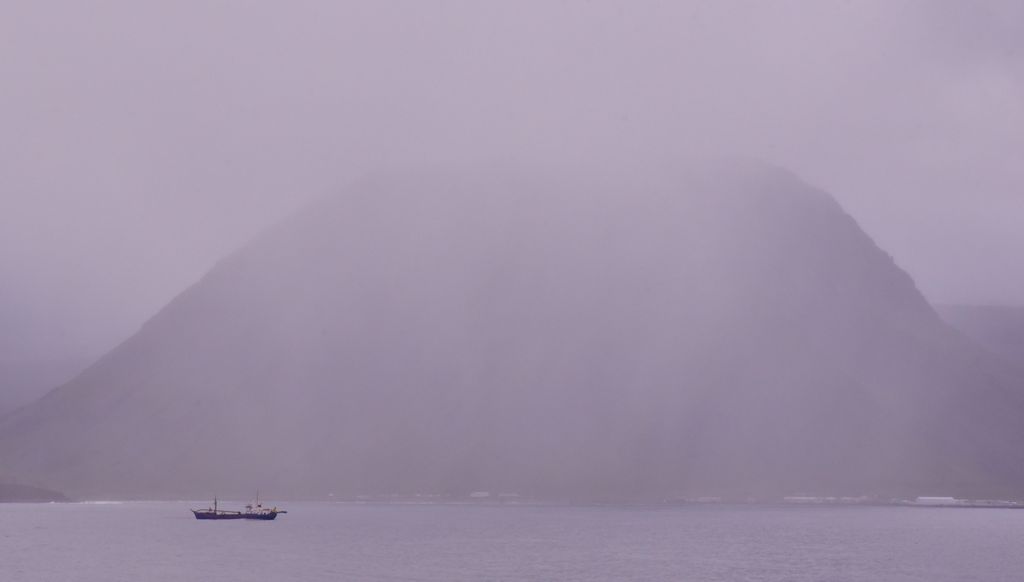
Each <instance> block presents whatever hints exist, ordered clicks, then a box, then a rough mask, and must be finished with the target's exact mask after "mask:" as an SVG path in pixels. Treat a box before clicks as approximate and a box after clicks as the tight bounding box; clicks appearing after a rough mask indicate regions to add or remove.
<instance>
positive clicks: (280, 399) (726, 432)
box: [0, 162, 1024, 499]
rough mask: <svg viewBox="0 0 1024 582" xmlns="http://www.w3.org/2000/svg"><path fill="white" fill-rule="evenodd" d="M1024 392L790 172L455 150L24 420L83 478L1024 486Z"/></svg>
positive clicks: (104, 481) (320, 213) (650, 486)
mask: <svg viewBox="0 0 1024 582" xmlns="http://www.w3.org/2000/svg"><path fill="white" fill-rule="evenodd" d="M1022 413H1024V385H1022V382H1021V376H1020V375H1019V374H1018V373H1017V372H1016V371H1015V370H1013V369H1012V368H1011V367H1009V366H1007V365H1006V363H1005V362H1003V361H1002V360H1001V359H1000V358H998V357H996V356H993V355H991V354H990V353H989V352H988V351H986V350H984V349H981V348H979V347H978V346H976V345H974V344H973V343H972V342H971V341H970V340H968V339H967V338H965V337H964V336H962V335H961V334H959V333H958V332H956V331H954V330H952V329H951V328H949V327H948V326H947V325H946V324H945V323H944V322H943V321H942V320H941V319H940V318H939V317H938V315H937V314H936V313H935V311H934V310H933V309H932V308H931V307H930V306H929V305H928V303H927V302H926V301H925V300H924V298H923V297H922V296H921V294H920V293H919V292H918V291H917V289H916V288H915V286H914V283H913V281H912V280H911V279H910V277H909V276H908V275H907V274H906V273H905V272H903V271H902V270H900V269H899V268H898V267H897V266H896V265H895V264H894V263H893V261H892V259H891V258H890V257H889V256H888V255H886V253H884V252H883V251H882V250H880V249H879V248H877V247H876V246H875V244H874V243H873V242H872V241H871V240H870V238H869V237H868V236H867V235H865V233H864V232H863V231H862V230H861V229H860V228H859V227H858V226H857V224H856V222H855V221H854V220H853V219H851V218H850V217H849V216H848V215H847V214H846V213H844V212H843V210H842V209H841V208H840V207H839V205H838V204H837V203H836V202H835V201H834V200H833V199H832V198H831V197H829V196H828V195H827V194H825V193H823V192H821V191H819V190H817V189H815V188H812V187H810V186H808V185H806V184H805V183H803V182H802V181H800V180H799V179H798V178H797V177H795V176H793V175H792V174H790V173H788V172H786V171H783V170H780V169H776V168H771V167H765V166H761V165H757V164H749V163H740V162H729V163H715V164H706V165H700V164H691V165H688V166H685V167H679V168H644V169H635V170H625V169H622V170H617V169H611V168H601V169H589V170H587V171H580V170H578V169H577V170H552V169H537V168H522V169H495V168H484V169H465V168H452V169H437V170H430V171H420V172H404V173H395V174H393V175H381V176H377V177H373V178H368V179H366V180H364V181H362V182H360V183H358V184H355V185H353V186H352V187H350V188H349V189H347V190H346V191H345V192H343V193H342V194H341V195H339V196H338V197H336V198H333V199H330V200H325V201H323V202H322V203H320V204H318V205H316V206H314V207H312V208H310V209H309V210H308V211H306V212H304V213H301V214H299V215H297V216H295V217H293V218H291V219H289V220H287V221H285V222H283V223H282V224H280V225H279V226H277V227H276V228H274V229H272V230H270V231H268V232H266V233H265V234H264V235H262V236H261V237H259V238H258V239H257V240H254V241H253V242H252V243H251V244H249V245H248V246H246V247H245V248H243V249H241V250H240V251H238V252H237V253H235V254H233V255H231V256H229V257H227V258H225V259H224V260H222V261H221V262H220V263H219V264H218V265H216V267H215V268H213V269H212V270H211V271H210V272H209V273H208V274H207V275H206V276H205V277H204V278H203V279H202V280H201V281H199V282H198V283H197V284H196V285H194V286H192V287H191V288H189V289H187V290H186V291H184V292H183V293H182V294H181V295H180V296H178V297H177V298H176V299H175V300H173V301H172V302H171V303H170V304H169V305H167V306H166V307H165V308H164V309H163V310H162V311H160V312H159V313H158V314H157V315H156V316H154V317H153V318H152V319H151V320H150V321H149V322H148V323H146V324H145V326H143V328H142V329H141V330H140V331H139V332H138V333H137V334H136V335H134V336H133V337H131V338H130V339H128V340H127V341H125V342H124V343H123V344H122V345H121V346H119V347H118V348H117V349H115V350H113V351H112V352H111V353H109V354H107V355H106V356H105V357H104V358H102V359H101V360H100V361H98V362H97V363H95V364H94V365H93V366H91V367H90V368H89V369H87V370H86V371H85V372H84V373H82V374H81V375H79V376H78V377H76V378H75V379H74V380H73V381H71V382H69V383H67V384H65V385H64V386H62V387H60V388H59V389H57V390H54V391H53V392H51V393H50V394H48V395H47V396H46V397H45V398H43V399H41V400H40V401H38V402H37V403H35V404H34V405H32V406H30V407H27V408H24V409H21V410H19V411H17V412H16V413H14V414H12V415H9V416H8V417H6V418H4V419H3V420H2V421H0V467H3V468H4V469H3V470H4V471H5V472H6V473H7V475H6V477H7V478H10V479H11V480H19V481H21V482H31V483H39V484H44V485H46V486H50V487H54V488H58V489H60V490H62V491H67V492H68V493H69V494H71V495H74V496H76V497H90V496H92V497H98V496H103V497H157V496H195V495H199V496H206V495H210V494H212V493H219V494H221V495H227V494H229V493H238V494H241V493H247V492H249V491H251V490H252V489H253V488H255V487H257V486H259V487H261V488H262V489H264V490H271V491H274V492H275V495H277V496H279V497H283V496H288V495H292V496H299V495H323V494H326V493H328V492H333V493H337V494H339V495H354V494H360V493H415V492H425V493H429V492H436V493H450V494H465V493H466V492H469V491H474V490H488V491H516V492H520V493H522V494H524V495H530V496H535V497H558V498H574V499H626V498H630V499H649V498H662V497H664V496H666V495H691V494H692V495H700V494H704V495H708V494H715V495H783V494H791V493H795V492H802V493H811V494H856V495H860V494H873V495H925V494H937V495H964V496H971V497H991V496H999V497H1020V496H1021V495H1020V492H1021V491H1024V462H1022V461H1024V446H1021V445H1024V428H1022V427H1021V425H1020V422H1019V419H1020V418H1021V416H1022ZM0 476H2V475H0Z"/></svg>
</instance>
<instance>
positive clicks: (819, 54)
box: [0, 1, 1024, 358]
mask: <svg viewBox="0 0 1024 582" xmlns="http://www.w3.org/2000/svg"><path fill="white" fill-rule="evenodd" d="M1022 22H1024V12H1022V10H1021V8H1020V4H1019V3H1016V2H1012V1H1007V2H982V3H971V4H970V5H968V4H965V3H960V2H855V3H839V2H773V3H760V2H723V3H719V2H715V3H710V2H708V3H680V2H641V3H635V4H629V5H626V4H624V3H609V2H533V3H529V2H528V3H521V2H515V3H503V4H501V3H477V2H397V3H379V2H366V3H356V2H321V3H316V2H294V3H288V4H287V6H285V5H283V4H280V3H276V4H275V3H267V2H212V3H208V2H174V3H159V4H152V3H147V4H140V3H137V2H102V1H100V2H89V3H80V2H6V3H4V5H3V6H2V7H0V87H2V90H0V126H2V127H3V128H4V130H3V132H2V133H0V299H2V300H0V321H3V328H4V329H5V332H4V333H2V334H0V336H2V337H0V342H3V343H2V344H0V345H2V346H3V352H4V354H5V356H6V357H8V358H12V357H25V356H37V355H38V354H39V353H40V352H42V353H53V354H70V355H76V356H81V355H88V356H97V355H99V354H100V353H102V352H104V351H106V350H107V349H109V348H110V347H112V346H113V345H115V344H116V343H117V342H119V341H121V340H123V339H124V338H125V337H127V336H128V335H129V334H130V333H132V332H133V331H134V330H135V329H137V328H138V326H139V325H141V323H142V322H143V321H145V320H146V319H147V318H148V317H150V316H151V315H152V314H153V313H155V312H156V311H157V310H158V309H159V308H160V307H161V306H162V305H163V304H165V303H166V302H167V301H168V300H169V299H170V298H172V297H173V296H174V295H175V294H177V293H178V292H180V291H181V290H182V289H183V288H185V287H186V286H187V285H189V284H191V283H193V282H194V281H196V280H197V279H198V278H199V276H200V275H201V274H202V273H203V272H205V271H206V270H207V269H209V268H210V267H211V266H212V265H213V264H214V262H215V261H216V260H218V259H219V258H221V257H222V256H224V255H225V254H226V253H227V252H229V251H231V250H233V249H235V248H238V247H239V246H241V245H242V244H243V243H244V242H245V241H247V240H248V239H250V238H251V237H252V236H254V235H255V234H256V233H257V232H259V231H260V230H261V229H262V228H264V227H266V226H268V225H270V224H273V223H275V222H276V221H278V220H279V219H281V218H283V217H284V216H286V215H288V214H289V213H291V212H293V211H295V210H296V209H298V208H300V207H301V206H302V205H303V204H304V203H306V202H307V201H309V200H311V199H313V198H315V197H318V196H322V195H325V194H328V193H331V192H337V191H339V190H340V189H341V188H342V187H343V186H344V185H345V184H347V183H349V182H351V181H352V180H354V179H357V178H358V177H359V176H362V175H364V174H366V173H367V172H372V171H375V170H378V169H380V168H382V167H402V166H404V165H406V164H410V163H415V164H423V163H431V162H440V161H458V162H471V161H474V160H476V161H509V160H512V161H523V160H540V161H549V162H550V161H554V162H565V161H574V160H575V161H579V160H595V159H597V160H599V159H624V158H625V159H644V158H671V157H673V156H677V155H680V154H682V153H684V152H693V151H697V152H700V153H703V152H709V153H729V154H733V153H735V154H741V155H748V156H752V157H758V158H761V159H764V160H767V161H770V162H773V163H777V164H779V165H781V166H784V167H787V168H790V169H792V170H794V171H796V172H797V173H799V174H800V175H801V176H803V177H805V178H806V179H807V180H809V181H811V182H812V183H814V184H817V185H818V186H820V187H823V188H825V189H827V190H828V191H830V192H831V193H833V194H834V195H835V196H836V197H837V198H838V199H839V200H840V201H841V203H842V204H843V205H844V207H845V208H846V209H847V210H848V211H850V212H851V213H852V214H853V215H854V216H855V217H856V218H857V220H858V221H859V222H860V223H861V225H862V226H863V227H864V228H865V229H866V230H867V232H868V233H869V234H870V235H872V236H873V237H874V238H875V240H876V241H877V242H878V243H879V245H880V246H882V248H884V249H886V250H887V251H888V252H890V253H891V254H892V255H893V256H894V257H895V259H896V260H897V262H898V263H899V264H900V265H901V266H902V267H904V268H905V269H907V270H908V271H909V272H910V273H911V275H913V276H914V278H915V279H916V281H917V282H918V285H919V286H920V288H921V289H922V290H923V291H924V293H925V294H926V295H927V297H928V298H929V299H931V300H933V301H935V302H939V303H1005V304H1019V303H1020V302H1021V298H1022V297H1024V271H1022V270H1021V269H1018V268H1014V267H1015V265H1017V264H1019V256H1020V253H1021V251H1022V250H1024V229H1021V228H1019V226H1020V224H1021V223H1022V221H1024V195H1022V192H1021V185H1022V183H1024V168H1022V166H1021V165H1020V163H1019V157H1020V152H1021V151H1024V80H1022V78H1024V77H1022V67H1024V56H1022V52H1021V47H1022V45H1024V40H1022V39H1024V33H1022V31H1021V26H1022V24H1021V23H1022ZM12 336H13V337H12ZM18 352H27V354H26V353H18Z"/></svg>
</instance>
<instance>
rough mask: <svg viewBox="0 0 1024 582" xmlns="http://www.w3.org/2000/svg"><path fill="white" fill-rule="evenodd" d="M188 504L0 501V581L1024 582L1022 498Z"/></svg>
mask: <svg viewBox="0 0 1024 582" xmlns="http://www.w3.org/2000/svg"><path fill="white" fill-rule="evenodd" d="M203 505H205V504H203ZM282 505H283V504H282ZM188 508H189V504H187V503H162V502H161V503H149V502H146V503H121V504H109V505H108V504H104V505H100V504H43V505H18V504H7V505H4V504H0V580H4V581H13V582H18V581H37V580H38V581H51V580H52V581H57V580H59V581H76V582H77V581H84V582H92V581H95V582H112V581H121V580H124V581H132V582H139V581H153V582H162V581H171V580H174V581H178V580H215V581H227V582H233V581H239V582H241V581H247V582H252V581H262V580H268V581H279V580H310V581H315V580H331V581H335V580H414V581H415V580H431V581H434V580H438V581H442V580H443V581H458V580H587V581H594V580H693V581H704V580H707V581H712V580H722V581H730V582H731V581H800V580H814V581H818V580H830V581H838V580H869V581H887V580H893V581H904V580H907V581H909V580H915V581H916V580H921V581H947V580H948V581H951V582H952V581H956V582H963V581H968V580H985V581H989V580H1007V581H1010V580H1012V581H1019V580H1024V510H1016V511H1015V510H1004V509H941V508H896V507H893V508H883V507H846V508H843V507H747V506H718V507H711V506H707V507H704V506H702V507H683V508H652V509H643V508H633V507H629V508H614V507H530V506H479V505H355V504H338V503H288V504H287V509H288V510H289V512H290V513H288V514H287V515H282V516H280V517H279V518H278V519H277V520H276V521H273V522H250V521H222V522H212V521H206V522H204V521H196V520H195V519H193V517H192V515H191V513H189V511H188Z"/></svg>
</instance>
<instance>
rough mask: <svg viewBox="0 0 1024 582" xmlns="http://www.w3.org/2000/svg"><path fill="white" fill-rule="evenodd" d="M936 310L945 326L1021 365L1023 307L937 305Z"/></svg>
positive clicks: (1023, 337) (1023, 363) (1023, 352)
mask: <svg viewBox="0 0 1024 582" xmlns="http://www.w3.org/2000/svg"><path fill="white" fill-rule="evenodd" d="M936 309H937V310H938V312H939V315H941V316H942V318H943V319H944V320H945V321H946V322H947V323H949V325H951V326H953V327H955V328H956V329H958V330H960V331H961V332H963V333H964V334H966V335H967V336H968V337H970V338H972V339H974V340H975V341H977V342H978V343H980V344H981V345H983V346H985V347H986V348H988V349H990V350H992V351H993V352H995V353H997V354H1000V355H1001V356H1003V357H1005V358H1007V360H1009V361H1010V362H1011V363H1013V364H1015V365H1017V366H1021V367H1024V307H1013V306H1003V305H939V306H937V307H936Z"/></svg>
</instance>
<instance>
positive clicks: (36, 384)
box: [0, 357, 88, 415]
mask: <svg viewBox="0 0 1024 582" xmlns="http://www.w3.org/2000/svg"><path fill="white" fill-rule="evenodd" d="M87 365H88V362H83V361H82V360H78V359H75V358H72V357H61V358H54V359H19V360H14V361H2V360H0V415H3V414H6V413H8V412H10V411H12V410H14V409H15V408H18V407H19V406H24V405H26V404H28V403H29V402H32V401H33V400H36V399H37V398H39V397H41V396H42V395H44V394H46V393H47V392H49V391H50V390H52V389H53V388H54V387H56V386H59V385H61V384H63V383H65V382H67V381H68V380H70V379H71V378H73V377H75V375H76V374H78V373H79V372H81V371H82V370H83V369H84V368H85V367H86V366H87Z"/></svg>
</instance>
